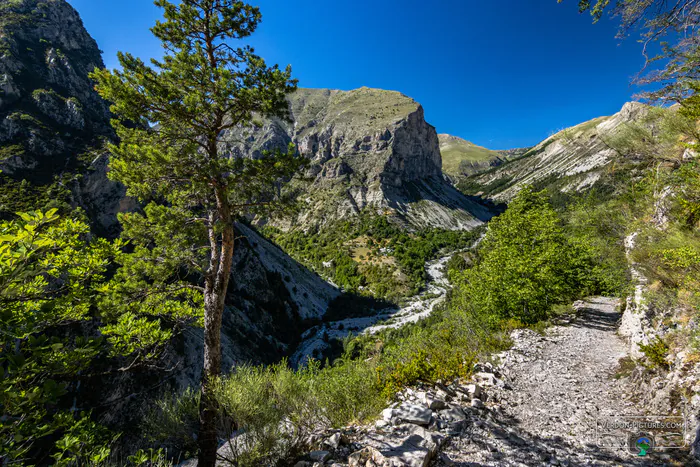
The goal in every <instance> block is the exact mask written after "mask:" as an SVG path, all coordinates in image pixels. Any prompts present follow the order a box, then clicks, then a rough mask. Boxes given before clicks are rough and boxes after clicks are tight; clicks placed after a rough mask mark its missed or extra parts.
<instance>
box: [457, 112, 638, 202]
mask: <svg viewBox="0 0 700 467" xmlns="http://www.w3.org/2000/svg"><path fill="white" fill-rule="evenodd" d="M646 109H647V107H646V106H645V105H644V104H641V103H638V102H628V103H626V104H625V105H624V106H623V107H622V110H620V112H618V113H616V114H615V115H612V116H610V117H599V118H596V119H593V120H590V121H588V122H584V123H581V124H579V125H576V126H574V127H571V128H567V129H564V130H561V131H559V132H558V133H556V134H554V135H552V136H550V137H549V138H547V139H546V140H544V141H542V142H541V143H540V144H538V145H537V146H535V147H533V148H531V149H529V150H527V151H526V152H525V153H523V154H522V155H520V156H519V157H516V158H514V159H512V160H510V161H508V162H507V163H505V164H502V165H500V166H498V167H495V168H492V169H490V170H487V171H486V172H483V173H480V174H477V175H474V176H472V177H470V178H469V179H467V180H466V181H465V182H464V183H463V184H462V185H460V188H462V190H463V191H465V192H467V193H470V194H479V195H483V196H484V197H488V198H490V199H493V200H496V201H501V202H504V201H505V202H507V201H508V200H510V199H511V198H513V197H514V196H515V195H516V194H517V193H518V191H519V190H520V189H521V188H522V187H523V186H525V185H528V184H531V185H535V186H537V187H541V188H545V187H549V188H551V189H554V190H556V191H559V192H561V193H570V192H578V191H582V190H586V189H588V188H591V187H592V186H593V185H595V184H596V182H598V181H599V180H600V179H601V177H602V175H603V174H604V173H605V171H606V169H607V168H608V167H609V165H610V164H611V163H612V162H613V161H615V160H616V157H617V153H616V151H615V150H614V149H613V148H612V147H611V145H610V143H611V141H613V140H614V138H615V137H616V135H618V134H619V132H620V130H622V129H623V128H624V127H625V126H626V125H628V124H630V123H634V122H638V123H641V122H642V121H643V118H644V116H645V115H646Z"/></svg>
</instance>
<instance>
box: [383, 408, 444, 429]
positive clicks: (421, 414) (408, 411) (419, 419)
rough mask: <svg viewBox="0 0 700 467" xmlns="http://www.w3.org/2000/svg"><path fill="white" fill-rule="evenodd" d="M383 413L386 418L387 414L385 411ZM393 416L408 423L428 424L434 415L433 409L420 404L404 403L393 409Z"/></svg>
mask: <svg viewBox="0 0 700 467" xmlns="http://www.w3.org/2000/svg"><path fill="white" fill-rule="evenodd" d="M385 412H386V410H385ZM382 415H383V416H384V419H385V420H386V415H385V414H384V413H382ZM393 416H394V417H396V418H398V419H400V420H403V421H405V422H408V423H415V424H416V425H427V424H429V423H430V419H431V418H432V417H433V411H432V410H430V409H428V408H425V407H423V406H420V405H414V404H402V405H400V406H399V407H398V408H396V409H394V410H393Z"/></svg>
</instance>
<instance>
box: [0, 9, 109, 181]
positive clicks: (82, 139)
mask: <svg viewBox="0 0 700 467" xmlns="http://www.w3.org/2000/svg"><path fill="white" fill-rule="evenodd" d="M0 15H1V16H2V19H0V90H1V91H0V145H2V146H4V149H3V151H2V156H0V169H2V170H3V172H4V173H6V174H10V175H25V176H30V175H31V176H32V177H33V178H39V177H40V176H44V177H50V176H51V175H53V172H55V170H56V169H58V168H64V167H66V166H70V165H71V164H73V163H74V161H73V160H71V159H72V157H74V154H75V153H76V152H77V153H78V154H79V153H81V152H83V151H84V150H85V149H86V148H87V147H90V146H91V145H94V144H95V142H96V139H98V137H100V136H110V135H111V129H110V125H109V111H108V106H107V104H106V103H105V102H104V101H103V100H102V99H101V98H100V97H99V95H98V94H97V93H96V92H95V90H94V86H93V83H91V81H90V79H89V78H88V73H89V72H91V71H92V70H93V69H95V67H104V64H103V62H102V57H101V55H100V50H99V49H98V47H97V43H96V42H95V41H94V39H92V37H90V35H89V34H88V33H87V31H86V30H85V28H84V27H83V23H82V21H81V19H80V17H79V16H78V13H77V12H76V11H75V10H74V9H73V7H71V6H70V5H69V4H68V3H67V2H66V1H64V0H44V1H39V0H21V1H8V0H4V1H2V2H0ZM26 169H32V172H31V174H28V173H27V172H26Z"/></svg>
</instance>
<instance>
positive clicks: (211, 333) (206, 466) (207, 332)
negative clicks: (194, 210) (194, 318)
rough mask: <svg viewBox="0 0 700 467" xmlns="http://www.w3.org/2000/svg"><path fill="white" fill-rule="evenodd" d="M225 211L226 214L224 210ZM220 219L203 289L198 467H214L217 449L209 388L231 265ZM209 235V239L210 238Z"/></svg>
mask: <svg viewBox="0 0 700 467" xmlns="http://www.w3.org/2000/svg"><path fill="white" fill-rule="evenodd" d="M226 211H227V210H226ZM223 214H224V215H223V216H221V217H222V218H223V219H226V220H225V221H224V225H225V228H224V231H223V232H222V239H221V249H220V250H219V251H217V250H218V248H212V263H211V266H212V267H213V269H214V271H212V272H214V274H213V275H210V276H209V277H207V280H206V281H205V282H206V283H205V288H204V371H203V373H202V398H201V400H200V403H199V457H198V461H197V466H198V467H214V466H215V465H216V451H217V448H218V446H219V438H218V434H217V429H216V428H217V412H218V407H217V403H216V399H215V398H214V394H213V389H214V388H213V385H214V383H215V381H216V378H217V377H218V376H219V375H220V374H221V319H222V316H223V313H224V303H225V299H226V290H227V289H228V282H229V277H230V276H231V265H232V263H233V248H234V230H233V221H232V219H231V217H230V214H229V212H224V213H223ZM213 235H214V234H213V231H212V232H210V238H212V237H213Z"/></svg>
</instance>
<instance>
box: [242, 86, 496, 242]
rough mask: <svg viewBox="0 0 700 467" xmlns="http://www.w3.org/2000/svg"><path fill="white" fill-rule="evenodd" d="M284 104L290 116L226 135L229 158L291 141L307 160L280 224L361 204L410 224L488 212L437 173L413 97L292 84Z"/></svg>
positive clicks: (430, 133)
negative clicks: (301, 195)
mask: <svg viewBox="0 0 700 467" xmlns="http://www.w3.org/2000/svg"><path fill="white" fill-rule="evenodd" d="M289 105H290V113H291V120H292V121H291V122H285V121H281V120H277V119H275V120H267V121H265V122H263V123H261V124H260V125H259V126H257V127H255V128H253V129H251V130H245V129H236V130H234V131H232V132H230V133H229V135H228V140H229V141H230V144H228V149H229V150H230V151H231V153H232V154H233V155H234V156H236V157H258V156H259V155H260V154H261V153H262V151H266V150H274V149H284V148H286V146H287V145H288V144H289V143H294V144H296V146H297V150H298V151H299V152H300V153H301V154H302V155H303V156H305V157H306V158H308V159H309V161H310V166H309V168H308V171H307V173H306V174H305V175H306V177H305V178H306V179H308V180H311V182H310V184H309V185H306V186H305V187H304V190H305V191H307V192H308V196H307V198H306V207H305V209H304V210H303V212H302V214H301V215H299V216H298V218H297V219H296V220H295V222H293V223H292V224H291V225H289V226H288V227H295V226H300V227H302V228H307V227H311V226H318V225H323V224H326V223H327V222H329V221H332V220H335V219H341V218H347V217H350V216H353V215H356V214H358V213H360V212H361V211H364V210H371V211H373V212H376V213H377V214H383V215H390V216H391V217H393V218H396V219H397V220H399V221H402V222H405V223H406V224H408V225H410V226H412V227H428V226H434V227H444V228H450V229H464V228H471V227H474V226H477V225H480V224H481V223H482V222H483V221H485V220H487V219H489V218H490V217H491V213H490V212H489V210H488V209H487V208H486V207H484V206H482V205H480V204H478V203H476V202H474V201H472V200H469V199H468V198H466V197H464V196H462V195H461V194H459V193H458V192H456V190H454V189H452V188H451V187H450V185H449V184H448V183H447V182H445V180H444V179H443V177H442V170H441V169H442V160H441V156H440V149H439V142H438V137H437V133H436V132H435V129H434V128H433V127H432V126H431V125H429V124H428V123H426V121H425V119H424V115H423V108H422V107H421V106H420V105H419V104H418V103H417V102H415V101H414V100H413V99H410V98H408V97H406V96H404V95H402V94H400V93H398V92H392V91H383V90H379V89H369V88H360V89H356V90H353V91H347V92H346V91H336V90H328V89H299V90H298V91H297V92H296V93H294V94H293V95H291V96H290V98H289Z"/></svg>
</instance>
